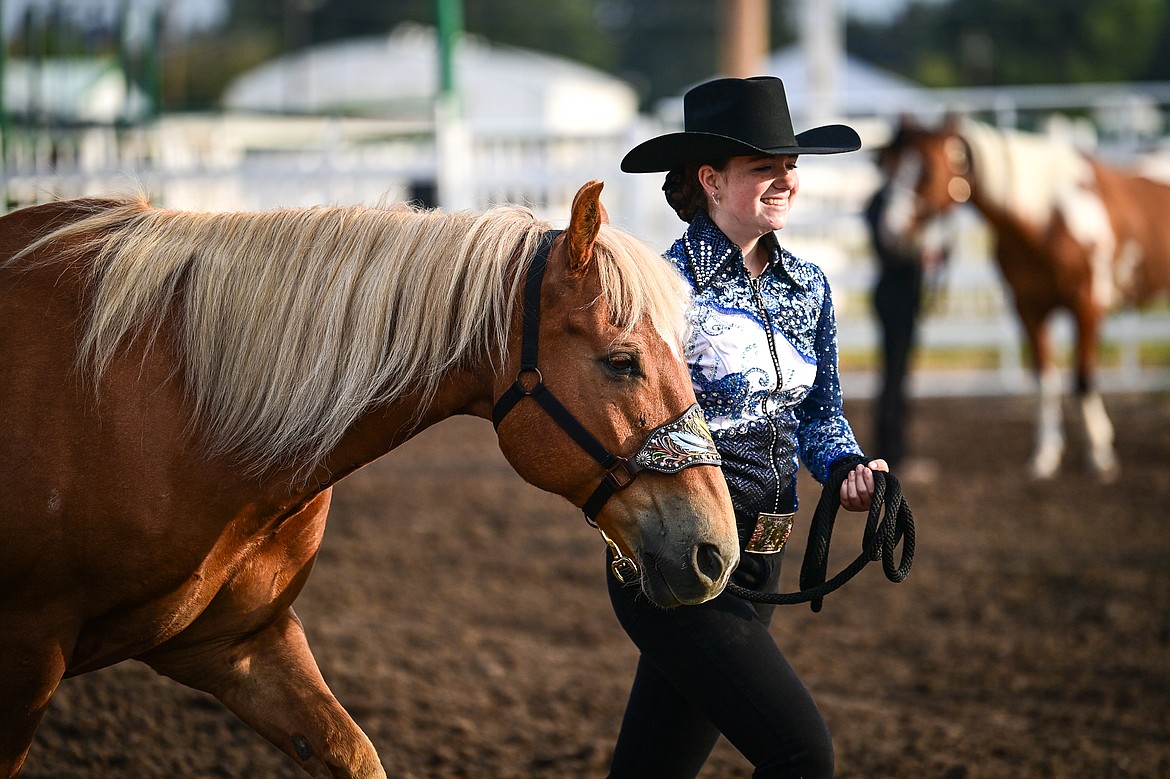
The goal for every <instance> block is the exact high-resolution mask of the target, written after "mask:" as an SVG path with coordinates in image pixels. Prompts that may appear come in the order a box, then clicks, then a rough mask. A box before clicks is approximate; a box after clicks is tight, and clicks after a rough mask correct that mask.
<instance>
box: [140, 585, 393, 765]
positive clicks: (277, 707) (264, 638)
mask: <svg viewBox="0 0 1170 779" xmlns="http://www.w3.org/2000/svg"><path fill="white" fill-rule="evenodd" d="M140 659H142V660H143V661H144V662H146V663H147V664H148V665H150V666H151V667H152V668H154V669H155V670H156V671H158V672H159V673H161V674H164V675H166V676H169V677H171V678H172V679H175V680H176V681H178V682H181V683H183V684H185V685H187V686H189V687H193V688H195V689H197V690H203V691H205V692H209V693H211V694H212V695H214V696H215V697H216V698H219V700H221V701H222V702H223V703H224V705H225V706H227V707H228V708H229V709H231V710H232V711H233V712H235V714H236V715H237V716H238V717H239V718H240V719H242V720H243V721H244V722H246V723H247V724H248V725H250V726H251V727H252V728H253V729H254V730H255V731H256V732H257V733H259V734H261V735H262V736H264V737H265V738H267V739H268V740H269V741H271V742H272V743H273V744H275V745H276V747H277V748H278V749H280V750H281V751H282V752H284V753H286V754H287V755H289V757H291V758H293V760H295V761H296V762H297V764H298V765H300V766H301V768H303V769H304V770H305V771H306V772H308V773H309V774H310V775H311V776H314V777H318V778H319V779H340V778H341V777H345V779H385V777H386V772H385V770H383V768H382V764H381V762H380V761H379V759H378V753H377V752H376V751H375V749H374V745H373V744H372V743H370V740H369V739H368V738H367V737H366V734H365V733H363V732H362V731H361V729H360V728H359V727H358V726H357V724H356V723H354V721H353V719H352V718H351V717H350V716H349V714H347V713H346V711H345V709H343V708H342V707H341V704H340V703H338V702H337V699H336V698H335V697H333V693H332V692H330V690H329V687H328V686H327V685H326V684H325V680H324V679H323V678H322V677H321V672H320V670H318V668H317V662H316V661H315V660H314V659H313V654H312V652H311V651H310V650H309V645H308V642H307V641H306V640H305V633H304V630H303V629H302V627H301V622H300V620H299V619H297V617H296V615H295V614H294V613H293V611H292V609H291V608H289V609H286V610H285V611H284V612H283V613H281V614H280V615H279V616H278V617H277V618H276V620H275V621H274V622H273V623H272V624H270V625H269V626H267V627H266V628H264V629H263V630H261V631H259V632H257V633H253V634H251V635H248V636H246V637H243V638H238V639H234V640H232V641H231V642H228V643H225V642H223V641H216V640H208V641H203V642H201V643H198V644H194V645H190V644H187V645H182V646H180V647H170V648H168V647H166V646H164V647H163V648H160V649H159V650H155V651H152V652H151V653H149V654H148V655H146V656H144V657H142V658H140Z"/></svg>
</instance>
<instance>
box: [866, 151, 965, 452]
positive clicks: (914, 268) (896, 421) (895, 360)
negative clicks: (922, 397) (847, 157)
mask: <svg viewBox="0 0 1170 779" xmlns="http://www.w3.org/2000/svg"><path fill="white" fill-rule="evenodd" d="M896 147H897V143H896V142H895V143H894V144H891V145H890V146H887V147H885V148H883V149H882V150H881V151H879V152H878V167H879V168H880V169H881V170H882V173H883V176H884V180H883V182H882V184H881V186H880V187H879V188H878V190H877V191H876V192H875V193H874V194H873V197H872V198H870V201H869V203H868V205H867V206H866V209H865V213H864V216H865V223H866V226H867V227H868V230H869V236H870V242H871V243H872V245H873V251H874V255H875V257H876V258H877V264H878V276H877V282H876V283H875V284H874V288H873V308H874V312H875V313H876V314H877V320H878V323H879V325H880V327H881V381H880V384H879V387H878V394H877V399H876V404H875V406H874V435H875V439H876V451H877V453H878V454H880V455H881V456H882V458H883V459H885V460H886V461H887V462H888V463H889V464H890V466H891V467H894V466H897V465H900V464H903V463H905V461H906V458H907V455H908V447H907V443H906V440H907V428H908V424H909V391H908V388H907V382H908V377H909V371H910V363H911V358H912V356H913V351H914V346H915V342H916V338H917V328H918V319H919V314H920V313H921V311H922V301H923V281H924V278H925V277H926V274H927V272H928V271H929V270H931V269H933V268H935V267H938V266H939V265H941V263H942V262H943V261H945V259H946V252H945V251H944V250H943V249H941V248H934V249H931V248H928V247H927V246H926V245H925V243H924V241H923V240H921V238H920V237H915V236H906V235H903V234H901V231H900V230H898V229H897V228H896V227H895V225H896V224H898V223H899V222H900V221H901V220H902V219H903V218H904V217H905V216H906V215H893V214H890V213H889V210H888V209H889V205H890V195H891V193H892V191H893V189H894V188H895V187H899V186H904V185H903V184H902V183H900V182H899V180H898V178H897V176H896V156H895V154H894V152H893V149H894V148H896ZM907 202H909V201H907Z"/></svg>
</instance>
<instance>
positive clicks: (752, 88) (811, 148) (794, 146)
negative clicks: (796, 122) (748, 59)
mask: <svg viewBox="0 0 1170 779" xmlns="http://www.w3.org/2000/svg"><path fill="white" fill-rule="evenodd" d="M683 128H684V129H683V132H681V133H668V134H667V135H660V136H658V137H657V138H651V139H650V140H648V141H644V142H642V143H640V144H638V145H637V146H635V147H634V148H633V149H630V151H629V153H628V154H626V156H625V157H624V158H623V159H622V170H623V171H625V172H626V173H654V172H656V171H668V170H673V169H675V168H679V167H682V166H683V165H685V164H686V163H688V162H704V161H707V160H719V159H723V158H726V157H737V156H741V155H757V154H760V155H773V154H838V153H840V152H845V151H857V150H858V149H860V148H861V138H859V137H858V135H857V132H856V131H854V129H853V128H852V127H847V126H845V125H843V124H830V125H825V126H824V127H816V128H813V129H812V130H806V131H804V132H802V133H800V134H799V135H797V134H795V133H794V132H793V130H792V117H791V116H790V114H789V113H788V100H787V99H786V98H785V96H784V82H783V81H781V80H780V79H778V78H776V77H775V76H755V77H753V78H720V79H716V80H714V81H708V82H706V83H704V84H699V85H698V86H697V87H694V88H692V89H690V90H689V91H688V92H687V93H686V94H685V95H684V96H683Z"/></svg>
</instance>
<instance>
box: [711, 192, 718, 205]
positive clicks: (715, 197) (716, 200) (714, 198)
mask: <svg viewBox="0 0 1170 779" xmlns="http://www.w3.org/2000/svg"><path fill="white" fill-rule="evenodd" d="M711 200H712V201H714V203H715V205H719V193H718V192H712V193H711Z"/></svg>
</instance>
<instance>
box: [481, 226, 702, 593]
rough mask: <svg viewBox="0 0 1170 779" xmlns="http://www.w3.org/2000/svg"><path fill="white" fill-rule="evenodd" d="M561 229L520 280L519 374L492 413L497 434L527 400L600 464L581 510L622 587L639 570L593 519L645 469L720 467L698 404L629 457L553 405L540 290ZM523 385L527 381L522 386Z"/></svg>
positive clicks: (546, 238) (544, 240) (548, 236)
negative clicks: (545, 370)
mask: <svg viewBox="0 0 1170 779" xmlns="http://www.w3.org/2000/svg"><path fill="white" fill-rule="evenodd" d="M561 232H563V231H561V230H548V231H547V232H545V234H544V235H543V236H542V237H541V239H540V245H539V246H538V247H537V250H536V255H535V256H534V257H533V258H532V263H531V264H530V265H529V266H528V275H527V277H526V278H525V281H524V305H523V317H524V319H523V330H522V340H521V345H520V369H519V371H517V373H516V381H515V382H513V383H512V386H511V387H509V388H508V389H507V390H506V391H505V392H504V394H503V395H501V396H500V399H499V400H497V401H496V405H495V407H494V408H493V409H492V424H493V425H494V426H495V427H496V429H497V430H499V427H500V423H501V422H502V421H503V420H504V417H506V416H507V415H508V412H510V411H511V410H512V409H513V408H515V407H516V404H517V403H519V402H520V401H521V400H522V399H524V398H526V397H528V398H532V399H533V400H535V401H536V402H537V403H538V404H539V405H540V407H541V408H543V409H544V410H545V412H546V413H547V414H548V415H549V416H550V417H551V418H552V420H553V421H554V422H556V423H557V426H559V427H560V428H561V430H563V431H564V432H565V433H566V434H567V435H568V436H569V437H570V438H572V439H573V440H574V441H575V442H576V443H577V445H578V446H580V447H581V448H582V449H584V450H585V452H586V453H587V454H588V455H589V456H590V457H592V458H593V459H594V460H596V461H597V462H598V464H599V465H601V467H602V469H603V470H604V471H605V475H604V476H603V477H602V479H601V483H600V484H598V485H597V488H596V489H595V490H594V491H593V494H591V495H590V496H589V498H588V500H586V501H585V505H584V506H583V507H582V508H581V510H582V511H583V512H584V514H585V519H586V520H588V522H589V524H591V525H593V526H594V527H595V528H597V530H598V532H600V533H601V537H602V538H603V539H604V540H605V543H606V544H607V545H608V546H609V548H610V549H611V550H612V551H613V554H614V560H613V562H612V563H611V564H610V568H611V569H612V571H613V574H614V576H615V577H616V578H617V579H618V581H620V582H622V583H626V582H628V581H634V580H636V579H637V578H638V575H639V574H638V565H637V563H635V562H634V561H633V560H632V559H630V558H629V557H626V556H625V555H624V554H623V553H622V551H621V550H620V549H619V548H618V546H617V544H616V543H614V541H613V540H612V539H611V538H610V537H609V536H608V535H606V533H605V531H604V530H602V529H601V528H600V527H598V525H597V521H596V517H597V515H598V514H599V513H600V512H601V509H602V507H603V506H604V505H605V503H606V501H608V500H609V498H610V496H612V495H613V494H614V493H615V492H617V491H618V490H622V489H625V488H626V487H628V486H630V485H631V484H633V482H634V479H636V478H637V476H638V474H639V473H640V472H641V471H643V470H652V471H659V472H660V473H678V472H679V471H681V470H683V469H684V468H690V467H691V466H693V465H716V466H717V465H721V464H722V459H721V458H720V456H719V452H718V451H716V449H715V442H714V440H713V439H712V438H711V431H710V429H709V428H708V427H707V422H706V420H705V419H704V418H703V414H702V411H700V409H699V406H698V404H693V405H691V407H690V408H688V409H687V410H686V411H684V412H683V413H682V415H681V416H679V417H678V418H677V419H674V420H672V421H670V422H667V423H666V424H663V425H659V426H658V427H656V428H654V429H653V430H651V431H650V434H649V435H648V436H647V437H646V441H645V442H644V443H643V444H642V446H641V448H640V449H638V452H637V454H635V455H634V456H633V457H632V458H629V459H627V458H625V457H621V456H619V455H615V454H613V453H611V452H610V451H609V450H608V449H606V448H605V446H604V445H603V444H602V443H601V442H600V441H598V440H597V439H596V438H595V437H594V436H593V435H592V434H591V433H590V432H589V431H588V430H586V429H585V426H584V425H582V424H581V423H580V422H579V421H577V418H576V417H574V416H573V414H572V412H570V411H569V410H568V409H567V408H565V406H564V405H563V404H562V403H561V402H560V401H559V400H557V398H556V396H555V395H554V394H553V393H552V390H550V389H549V388H548V387H547V386H546V385H545V383H544V376H542V375H541V373H540V368H539V367H538V366H537V360H538V356H539V351H540V290H541V286H542V284H543V282H544V272H545V268H546V267H547V266H548V257H549V252H550V250H551V249H552V244H553V241H554V240H556V237H557V236H558V235H560V234H561ZM526 380H527V381H526Z"/></svg>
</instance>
